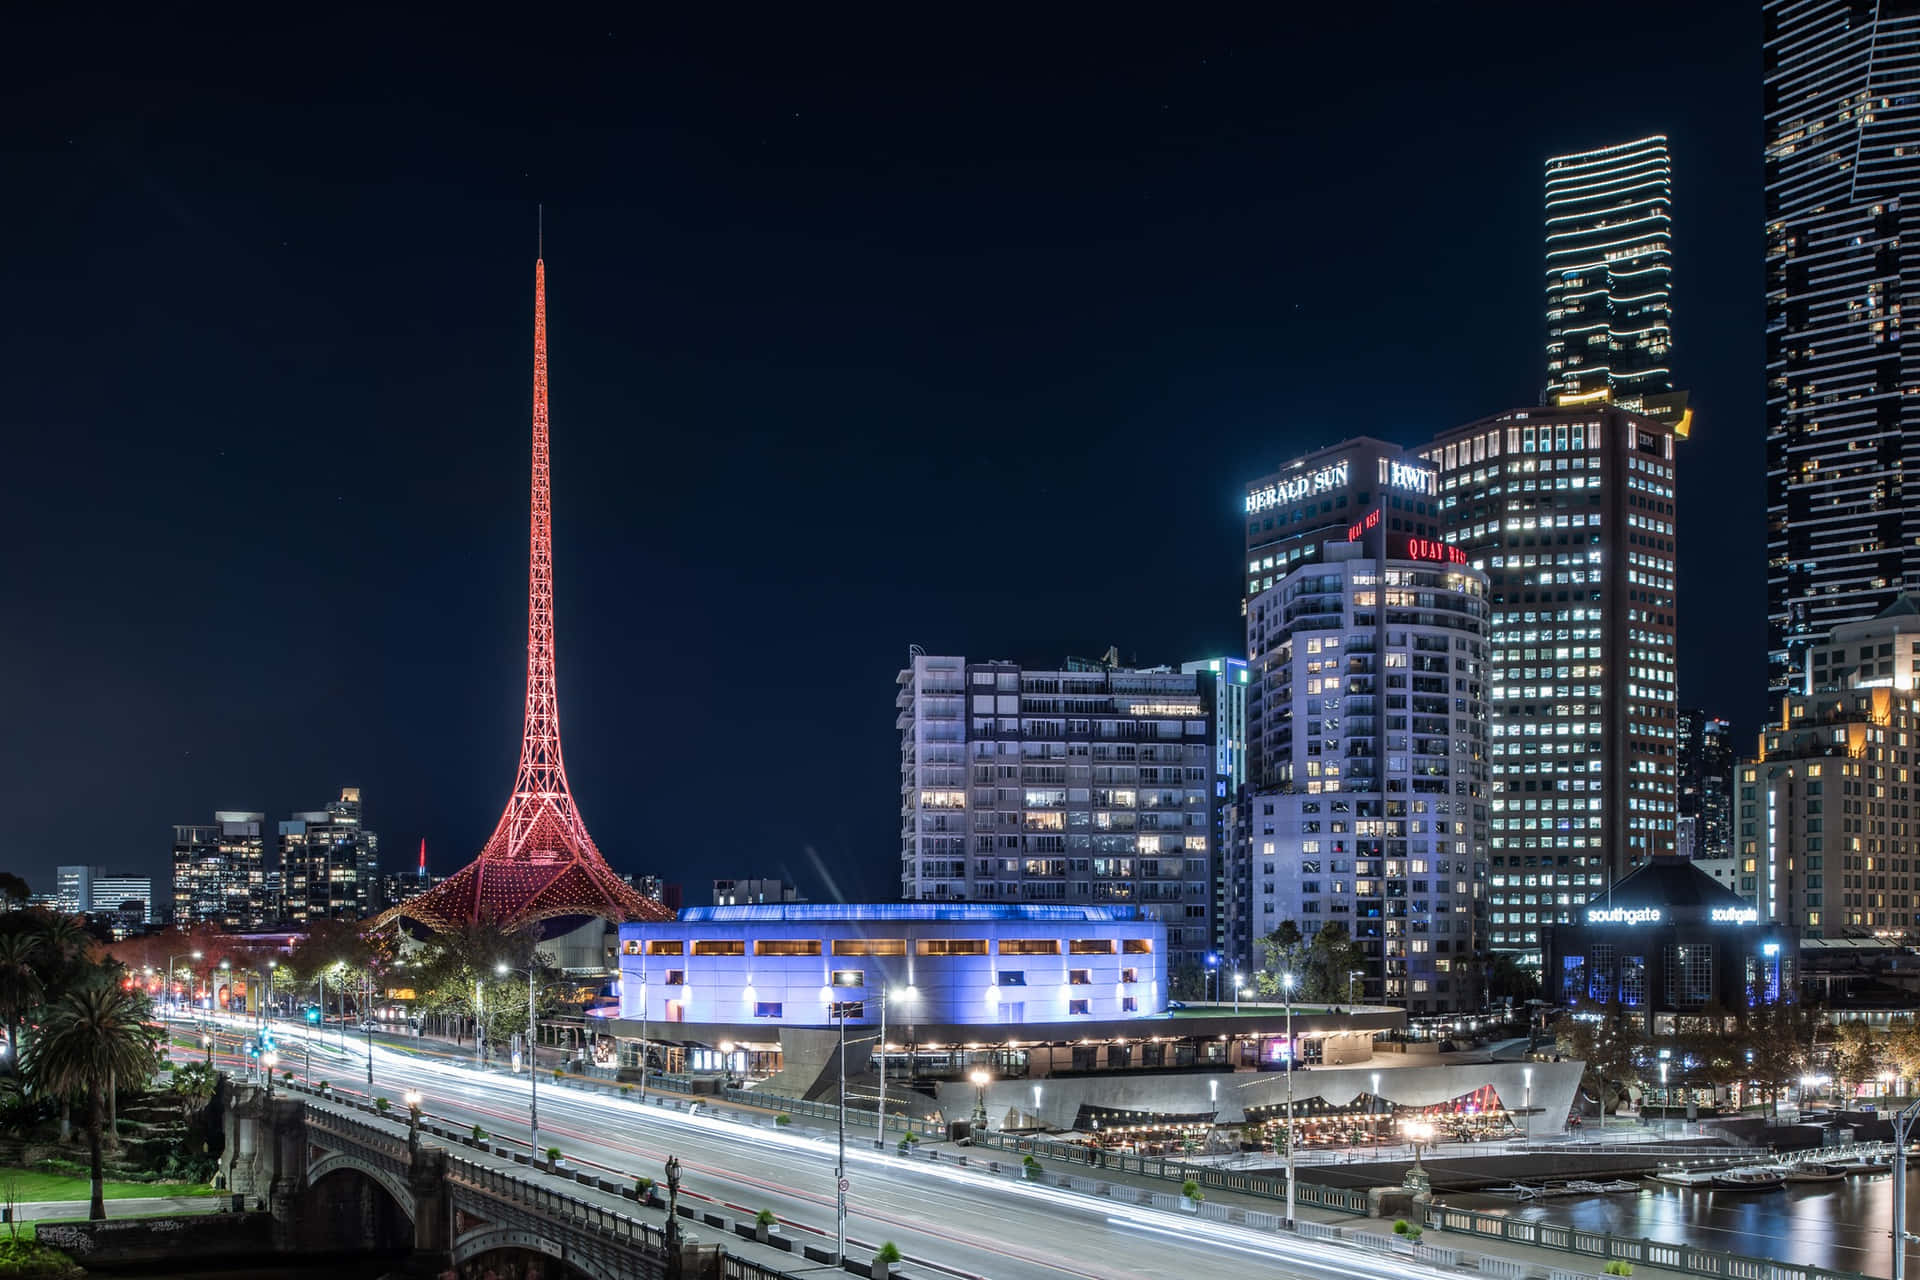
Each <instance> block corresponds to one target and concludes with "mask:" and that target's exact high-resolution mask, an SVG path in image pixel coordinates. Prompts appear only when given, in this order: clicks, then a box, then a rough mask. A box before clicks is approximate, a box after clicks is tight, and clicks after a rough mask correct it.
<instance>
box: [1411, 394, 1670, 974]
mask: <svg viewBox="0 0 1920 1280" xmlns="http://www.w3.org/2000/svg"><path fill="white" fill-rule="evenodd" d="M1674 441H1675V432H1674V430H1673V429H1672V428H1669V427H1665V426H1662V425H1661V424H1660V423H1658V422H1656V421H1654V420H1653V419H1651V418H1647V417H1643V416H1641V415H1639V414H1634V413H1628V412H1625V411H1624V410H1621V409H1619V408H1616V407H1613V406H1611V405H1604V404H1598V403H1595V404H1590V405H1587V404H1583V405H1563V406H1555V407H1550V408H1536V409H1516V410H1513V411H1511V412H1509V413H1503V414H1500V415H1499V416H1497V417H1493V418H1488V419H1486V420H1484V421H1481V422H1475V423H1471V424H1469V425H1467V426H1464V427H1459V428H1456V429H1455V430H1453V431H1449V432H1446V433H1445V434H1443V435H1441V436H1440V437H1439V438H1438V439H1437V440H1435V441H1434V443H1433V444H1431V445H1429V446H1427V447H1426V448H1425V449H1424V450H1422V451H1421V455H1422V456H1423V457H1424V458H1425V459H1426V460H1427V461H1428V462H1429V463H1430V464H1432V465H1433V466H1435V467H1437V468H1439V471H1440V482H1439V494H1440V498H1439V506H1440V509H1441V514H1442V517H1443V519H1444V521H1445V524H1446V530H1447V531H1446V540H1447V541H1448V542H1449V543H1451V544H1452V545H1453V546H1454V547H1456V548H1458V549H1460V550H1461V551H1464V552H1465V553H1466V555H1467V557H1468V560H1469V562H1470V563H1471V564H1472V566H1473V567H1474V568H1475V569H1478V570H1481V571H1483V572H1484V573H1486V575H1487V577H1488V580H1489V590H1490V595H1491V599H1490V602H1489V603H1490V605H1491V608H1492V618H1491V621H1490V633H1491V645H1492V658H1491V664H1490V665H1491V672H1490V674H1489V676H1488V683H1489V684H1490V685H1491V691H1490V701H1491V704H1492V713H1493V731H1492V745H1491V750H1492V760H1493V813H1492V823H1491V827H1492V830H1491V833H1490V844H1491V848H1490V860H1491V862H1492V866H1491V867H1490V868H1489V872H1488V877H1489V883H1488V893H1489V895H1490V897H1491V899H1492V900H1491V902H1490V903H1489V910H1490V918H1489V920H1488V931H1489V934H1490V938H1489V945H1490V946H1491V947H1492V948H1493V949H1495V950H1509V951H1515V952H1519V953H1520V955H1521V959H1522V962H1523V963H1538V962H1539V958H1540V942H1541V939H1540V928H1541V926H1543V925H1548V924H1553V923H1555V922H1556V921H1563V920H1571V918H1572V915H1571V913H1572V911H1573V909H1574V907H1575V906H1576V905H1577V904H1582V903H1584V902H1585V901H1586V900H1587V898H1589V897H1591V896H1592V895H1594V894H1595V893H1598V892H1601V891H1602V890H1604V889H1605V888H1606V886H1608V885H1610V884H1612V883H1613V881H1614V880H1616V879H1618V878H1619V877H1621V876H1623V875H1625V874H1626V873H1627V872H1628V871H1629V870H1631V869H1632V868H1633V867H1634V866H1637V865H1638V864H1640V863H1642V862H1644V861H1646V860H1647V859H1648V858H1649V857H1652V856H1655V855H1658V854H1671V853H1673V851H1674V803H1675V791H1676V786H1677V774H1678V766H1677V763H1676V759H1675V755H1676V747H1677V739H1678V732H1679V731H1678V726H1677V723H1676V712H1677V710H1678V706H1677V699H1676V696H1675V687H1676V686H1675V668H1674V657H1675V653H1674V637H1675V633H1676V629H1677V616H1676V612H1675V607H1676V606H1675V596H1674V578H1673V573H1674V554H1675V552H1674V540H1675V534H1674V471H1675V460H1674Z"/></svg>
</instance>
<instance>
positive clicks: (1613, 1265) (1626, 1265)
mask: <svg viewBox="0 0 1920 1280" xmlns="http://www.w3.org/2000/svg"><path fill="white" fill-rule="evenodd" d="M1605 1269H1606V1273H1607V1274H1608V1275H1610V1276H1630V1275H1632V1274H1633V1264H1632V1263H1631V1262H1609V1263H1608V1264H1607V1265H1606V1268H1605Z"/></svg>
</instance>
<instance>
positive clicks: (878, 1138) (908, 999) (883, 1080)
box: [873, 986, 920, 1147]
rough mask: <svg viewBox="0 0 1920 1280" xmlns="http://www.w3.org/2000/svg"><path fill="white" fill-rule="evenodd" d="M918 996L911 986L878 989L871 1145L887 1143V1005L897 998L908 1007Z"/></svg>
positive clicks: (910, 1006) (883, 1145)
mask: <svg viewBox="0 0 1920 1280" xmlns="http://www.w3.org/2000/svg"><path fill="white" fill-rule="evenodd" d="M919 998H920V993H919V992H918V991H916V990H914V989H913V988H912V987H911V986H905V987H900V988H899V989H898V990H897V991H896V990H895V989H893V988H887V987H883V988H881V991H880V1115H879V1119H878V1120H877V1121H875V1123H874V1127H873V1132H874V1137H873V1145H874V1146H876V1147H885V1146H886V1145H887V1006H888V1005H890V1004H892V1003H893V1002H894V1001H895V1000H898V1001H899V1002H900V1003H901V1004H904V1005H906V1006H907V1007H908V1008H909V1009H911V1008H912V1007H913V1002H914V1001H915V1000H917V999H919Z"/></svg>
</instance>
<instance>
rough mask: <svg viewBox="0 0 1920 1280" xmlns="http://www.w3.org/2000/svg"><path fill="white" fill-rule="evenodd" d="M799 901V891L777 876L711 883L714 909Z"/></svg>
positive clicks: (751, 877) (800, 899) (750, 877)
mask: <svg viewBox="0 0 1920 1280" xmlns="http://www.w3.org/2000/svg"><path fill="white" fill-rule="evenodd" d="M655 896H656V897H657V896H658V895H657V894H656V895H655ZM800 901H803V899H802V898H801V897H800V890H799V889H798V888H797V887H795V886H794V885H792V884H789V883H788V882H787V881H786V880H784V879H781V878H780V877H778V876H773V877H767V876H748V877H746V878H744V879H738V880H715V881H714V882H713V905H714V906H716V907H741V906H747V905H749V904H752V903H758V902H800Z"/></svg>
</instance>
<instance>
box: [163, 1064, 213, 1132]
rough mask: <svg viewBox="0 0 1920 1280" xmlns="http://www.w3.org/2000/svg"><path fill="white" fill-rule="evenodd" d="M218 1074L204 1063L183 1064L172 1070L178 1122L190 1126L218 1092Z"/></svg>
mask: <svg viewBox="0 0 1920 1280" xmlns="http://www.w3.org/2000/svg"><path fill="white" fill-rule="evenodd" d="M219 1087H220V1074H219V1073H218V1072H217V1071H215V1070H214V1069H213V1068H212V1067H211V1066H209V1065H208V1064H206V1063H204V1062H187V1063H183V1064H181V1065H180V1066H178V1067H175V1068H174V1070H173V1094H174V1096H175V1097H176V1098H178V1099H180V1121H181V1123H183V1124H186V1125H189V1126H191V1125H192V1123H193V1118H194V1117H195V1116H197V1115H199V1114H200V1113H201V1112H202V1111H204V1110H206V1108H207V1104H208V1103H209V1102H212V1101H213V1095H214V1093H215V1092H217V1091H218V1090H219Z"/></svg>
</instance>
